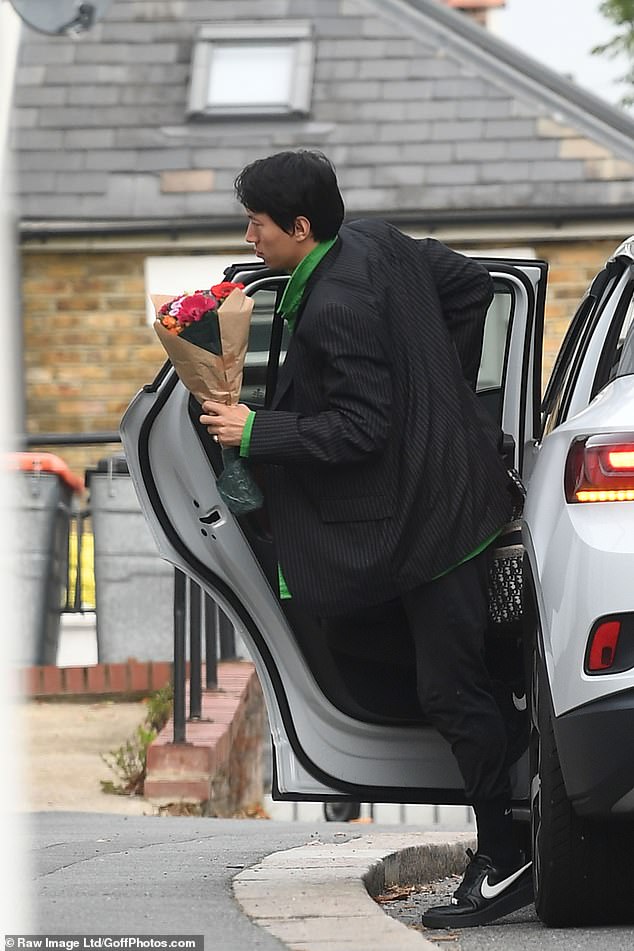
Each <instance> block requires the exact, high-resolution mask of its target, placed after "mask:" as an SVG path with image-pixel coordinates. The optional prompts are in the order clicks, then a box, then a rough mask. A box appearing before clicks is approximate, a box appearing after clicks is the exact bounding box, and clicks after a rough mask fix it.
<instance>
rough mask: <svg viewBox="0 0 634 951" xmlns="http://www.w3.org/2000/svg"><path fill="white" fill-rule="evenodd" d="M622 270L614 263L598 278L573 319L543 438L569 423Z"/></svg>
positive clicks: (545, 406)
mask: <svg viewBox="0 0 634 951" xmlns="http://www.w3.org/2000/svg"><path fill="white" fill-rule="evenodd" d="M622 270H623V268H622V265H619V264H618V262H616V261H610V262H609V263H608V264H607V266H606V267H605V268H604V269H603V270H602V271H600V272H599V274H597V276H596V277H595V279H594V280H593V282H592V284H591V285H590V288H589V289H588V292H587V294H586V295H585V297H584V298H583V300H582V301H581V303H580V305H579V307H578V308H577V311H576V313H575V315H574V317H573V318H572V321H571V323H570V326H569V328H568V331H567V332H566V335H565V337H564V340H563V343H562V345H561V348H560V350H559V353H558V354H557V359H556V361H555V366H554V368H553V372H552V375H551V378H550V380H549V382H548V386H547V388H546V393H545V395H544V400H543V403H542V418H543V429H542V435H543V436H546V435H548V433H550V432H551V431H552V430H553V429H554V428H555V427H556V426H558V425H559V423H561V422H563V421H564V420H565V419H566V416H567V413H568V408H569V406H570V400H571V397H572V393H573V390H574V387H575V383H576V381H577V377H578V374H579V370H580V368H581V364H582V362H583V358H584V355H585V353H586V350H587V347H588V343H589V341H590V338H591V337H592V334H593V332H594V329H595V327H596V325H597V322H598V319H599V316H600V314H601V312H602V310H603V308H604V306H605V304H606V302H607V300H608V299H609V297H610V294H611V293H612V291H613V290H614V287H615V286H616V283H617V281H618V278H619V275H620V274H621V273H622Z"/></svg>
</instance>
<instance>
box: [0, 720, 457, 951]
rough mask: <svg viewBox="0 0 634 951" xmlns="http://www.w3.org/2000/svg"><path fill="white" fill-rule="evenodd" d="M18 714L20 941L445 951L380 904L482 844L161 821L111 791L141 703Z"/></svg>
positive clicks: (363, 827)
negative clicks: (179, 940)
mask: <svg viewBox="0 0 634 951" xmlns="http://www.w3.org/2000/svg"><path fill="white" fill-rule="evenodd" d="M16 712H17V714H18V719H19V721H20V728H21V734H22V737H23V744H24V757H23V759H24V769H23V772H24V777H25V783H24V793H23V797H22V800H21V801H20V803H19V806H18V808H19V811H20V816H19V817H16V818H17V819H19V820H21V830H22V831H21V836H22V838H23V839H24V840H25V846H26V848H25V854H26V855H28V860H27V863H26V867H27V876H26V877H27V879H28V881H29V882H30V886H29V889H28V890H27V898H28V904H27V908H28V913H27V917H26V920H27V923H28V928H26V927H24V918H22V919H20V922H21V927H20V928H19V929H15V930H20V932H21V933H23V934H24V933H26V932H27V930H28V931H29V932H30V933H32V934H39V935H44V934H46V935H73V934H74V935H82V934H85V935H106V934H108V935H148V936H155V937H156V936H159V935H172V936H173V935H179V936H180V935H202V936H204V938H205V945H204V946H205V951H212V949H216V948H217V949H220V948H221V949H222V951H251V949H257V951H260V949H262V951H269V949H270V951H273V949H278V951H279V949H284V948H287V949H291V951H410V949H411V951H416V949H419V951H425V949H436V951H437V949H438V947H442V946H443V945H442V937H441V936H439V934H438V933H437V932H427V931H425V930H424V929H422V926H420V925H418V924H417V923H414V925H413V926H410V927H407V926H406V925H405V924H403V923H402V922H401V921H399V920H396V919H395V918H393V917H390V916H389V915H387V914H385V912H384V910H383V908H382V907H381V904H380V903H378V902H376V901H374V900H373V897H371V896H379V895H381V894H382V893H384V892H385V890H386V889H389V887H390V886H393V885H407V884H410V883H420V882H425V881H430V880H432V879H437V878H443V877H445V876H446V875H448V874H451V873H452V872H455V871H457V870H458V869H459V868H460V866H461V864H462V863H463V860H464V852H465V848H466V847H467V846H468V845H472V844H473V832H469V831H460V830H458V831H453V830H449V831H438V830H433V829H429V831H421V827H420V826H404V825H388V826H386V825H378V824H375V823H372V824H368V823H367V822H366V823H365V824H364V823H334V822H324V821H323V820H322V821H321V822H317V821H314V822H313V821H311V822H301V821H300V822H288V821H269V820H266V819H237V820H229V819H211V818H201V817H193V816H173V815H171V816H168V815H157V814H156V813H157V810H156V808H155V807H154V806H153V805H152V803H150V802H148V801H147V800H145V799H143V798H142V797H129V796H115V795H111V794H106V793H104V792H103V791H102V789H101V780H107V779H116V777H115V776H114V774H113V773H112V771H111V770H110V769H109V767H108V765H107V764H106V763H105V762H104V759H103V756H104V754H107V753H108V752H109V751H110V750H113V749H115V748H117V747H119V746H120V745H121V744H123V743H124V742H125V740H126V739H128V738H129V737H130V736H131V735H132V733H133V732H134V729H135V728H136V726H137V725H138V724H139V723H140V722H141V721H142V719H143V717H144V712H145V709H144V704H143V703H142V702H139V703H119V702H96V703H95V702H91V703H77V702H71V703H66V702H39V703H38V702H34V701H29V702H23V703H21V704H20V706H19V709H18V710H17V711H16ZM5 917H6V919H7V920H6V923H5V924H4V928H5V933H6V934H11V933H12V932H13V930H14V929H12V927H11V914H10V913H9V914H8V915H7V916H5ZM16 920H17V919H16ZM434 941H437V942H438V943H437V944H436V943H431V942H434Z"/></svg>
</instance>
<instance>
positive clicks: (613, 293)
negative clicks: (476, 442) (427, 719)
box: [523, 239, 634, 818]
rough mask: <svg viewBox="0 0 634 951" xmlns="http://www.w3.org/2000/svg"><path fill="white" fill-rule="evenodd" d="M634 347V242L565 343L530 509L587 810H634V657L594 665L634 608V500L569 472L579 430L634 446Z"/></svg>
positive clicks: (549, 651) (559, 723) (537, 454)
mask: <svg viewBox="0 0 634 951" xmlns="http://www.w3.org/2000/svg"><path fill="white" fill-rule="evenodd" d="M633 344H634V242H633V241H632V240H631V239H630V240H629V241H627V242H624V243H623V244H622V245H621V246H620V247H619V249H618V250H617V251H616V252H615V254H614V255H613V257H612V259H611V260H610V261H609V262H607V263H606V267H605V268H604V269H603V271H602V272H600V274H599V275H597V278H595V280H594V281H593V282H592V285H591V287H590V288H589V290H588V292H587V295H586V296H585V297H584V299H583V300H582V302H581V304H580V307H579V310H578V312H577V315H576V316H575V319H574V320H573V322H572V324H571V329H570V331H569V335H568V339H567V340H566V341H564V344H563V346H562V351H561V353H560V360H559V362H558V364H557V365H556V367H555V371H554V374H553V380H552V381H551V384H550V386H549V391H548V392H547V394H546V399H545V404H544V409H545V412H544V417H545V426H544V433H543V436H542V438H541V439H540V440H539V441H538V442H537V443H536V445H535V446H534V447H533V450H532V453H531V454H532V463H531V470H532V474H531V478H530V482H529V484H528V493H527V498H526V502H525V506H524V513H523V518H524V522H523V538H524V544H525V548H526V558H527V570H528V571H529V572H530V576H531V579H532V584H531V586H530V587H531V590H532V591H533V594H534V602H535V603H534V608H535V611H536V615H537V630H538V637H539V641H540V653H541V654H542V656H543V659H544V662H545V665H546V670H547V675H548V686H549V690H550V696H551V700H552V709H553V711H554V716H555V720H554V724H553V726H554V730H555V735H556V738H557V748H558V754H559V758H560V761H561V768H562V774H563V778H564V782H565V784H566V790H567V793H568V796H569V797H570V800H571V801H572V802H573V804H574V805H575V807H576V808H577V809H578V811H579V813H580V814H583V815H587V816H592V817H594V818H601V817H606V816H608V815H611V814H612V813H613V812H614V814H618V815H619V817H621V818H625V817H629V818H634V792H632V784H633V783H634V767H629V766H628V764H632V763H634V735H633V734H632V732H631V730H629V729H628V725H629V724H630V723H631V722H632V716H633V713H632V709H633V708H634V666H631V667H629V668H628V669H619V665H615V671H614V672H610V670H609V669H608V670H605V671H603V670H599V671H594V672H587V671H586V669H585V660H586V654H587V649H588V642H589V637H590V635H591V632H592V630H593V629H594V628H595V627H596V625H597V624H598V623H599V622H600V621H601V620H603V619H605V618H610V617H611V616H614V615H626V616H628V617H631V616H632V615H633V613H634V589H633V588H632V578H633V577H634V502H632V501H627V500H623V501H600V502H584V503H577V502H569V501H567V500H566V492H565V483H564V472H565V468H566V459H567V457H568V453H569V451H570V448H571V445H572V444H573V442H574V441H575V440H577V439H579V438H585V437H589V436H594V435H609V434H623V441H624V442H626V443H628V444H631V443H634V360H633V359H632V353H633V352H634V350H633V349H632V348H633ZM628 348H629V350H628ZM628 353H629V358H628ZM622 364H623V365H622ZM619 724H621V727H622V729H619ZM608 750H610V751H612V753H611V754H608V755H606V751H608Z"/></svg>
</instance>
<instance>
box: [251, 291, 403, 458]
mask: <svg viewBox="0 0 634 951" xmlns="http://www.w3.org/2000/svg"><path fill="white" fill-rule="evenodd" d="M296 335H297V337H298V339H297V340H294V341H293V345H297V346H298V348H301V354H302V356H301V360H297V361H296V364H295V366H294V377H296V378H298V379H296V382H295V386H296V387H301V388H302V394H303V397H304V401H306V402H307V403H308V402H310V403H311V404H313V405H315V407H316V410H315V412H307V413H296V412H289V411H287V410H283V409H275V410H257V411H256V414H255V417H254V419H253V426H252V429H251V438H250V443H249V458H250V459H253V460H254V461H262V462H276V463H281V464H284V463H299V464H327V465H338V464H339V465H343V464H347V463H354V462H362V461H363V460H364V459H367V458H368V457H369V456H372V455H374V454H376V453H379V452H381V451H382V450H383V449H384V447H385V445H386V444H387V441H388V437H389V434H390V430H391V415H392V383H391V366H390V360H389V348H388V345H387V339H386V331H385V325H384V321H383V320H382V319H381V317H380V316H379V315H375V314H368V313H367V311H366V310H365V309H364V310H363V312H361V309H359V310H356V309H354V308H352V307H349V306H346V305H344V304H340V303H337V302H331V303H327V304H325V305H324V306H321V307H317V308H315V309H314V310H313V311H311V313H308V312H306V313H305V314H304V315H303V317H302V320H301V323H300V327H299V328H298V330H297V331H296ZM289 356H290V353H289ZM287 359H288V358H287ZM303 370H305V371H306V372H305V373H303Z"/></svg>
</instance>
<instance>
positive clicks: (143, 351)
mask: <svg viewBox="0 0 634 951" xmlns="http://www.w3.org/2000/svg"><path fill="white" fill-rule="evenodd" d="M616 244H617V242H615V241H612V240H609V241H595V242H593V241H582V242H576V243H563V242H562V243H557V242H548V243H541V244H536V245H534V247H535V252H536V254H537V256H538V257H543V258H545V259H546V260H547V261H549V263H550V286H549V291H548V297H547V308H546V317H547V326H546V334H545V345H544V380H546V379H547V378H548V375H549V373H550V370H551V368H552V364H553V361H554V357H555V355H556V352H557V349H558V346H559V343H560V341H561V338H562V336H563V334H564V333H565V330H566V327H567V326H568V323H569V321H570V318H571V316H572V314H573V313H574V310H575V307H576V305H577V303H578V301H579V299H580V298H581V296H582V294H583V292H584V291H585V289H586V288H587V286H588V284H589V282H590V280H591V279H592V277H593V276H594V274H595V273H596V271H597V270H598V268H599V267H600V266H601V265H602V263H603V261H604V260H605V258H606V257H607V256H608V255H609V254H610V253H611V252H612V251H613V250H614V248H615V246H616ZM472 250H474V251H475V252H476V253H477V248H472ZM161 253H163V254H164V253H165V252H164V251H161ZM179 253H183V252H182V251H179ZM144 259H145V254H144V253H143V252H142V251H132V252H130V251H116V252H105V251H99V252H95V253H86V252H84V251H76V252H65V253H62V252H44V251H38V250H32V249H30V248H27V249H26V250H25V252H24V254H23V313H24V337H25V340H24V343H25V381H26V382H25V387H26V414H27V426H28V431H29V432H30V433H38V432H40V433H43V432H93V431H108V430H113V431H116V430H117V429H118V428H119V422H120V420H121V416H122V414H123V412H124V411H125V409H126V407H127V406H128V404H129V402H130V400H131V399H132V397H133V396H134V395H135V393H136V392H137V390H139V389H140V387H141V386H143V384H145V383H148V382H149V381H150V380H152V379H153V377H154V376H155V374H156V372H157V370H158V369H159V368H160V367H161V366H162V364H163V362H164V352H163V350H162V348H161V346H160V344H159V343H158V340H157V339H156V338H155V335H154V331H153V330H152V328H151V327H150V326H149V325H148V323H147V321H146V312H145V284H144ZM42 448H45V447H42ZM54 451H55V452H56V453H57V454H58V455H60V456H62V458H63V459H65V461H66V462H67V463H68V464H69V466H70V467H71V469H73V471H75V472H77V474H79V475H83V473H84V470H85V469H86V468H88V467H91V466H93V465H94V464H95V463H96V461H97V460H98V459H100V458H103V457H104V456H107V455H110V454H111V453H113V452H116V451H121V449H120V446H118V445H111V446H104V445H101V446H95V447H91V448H85V449H81V448H71V447H68V448H66V447H60V448H59V449H55V450H54Z"/></svg>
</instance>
